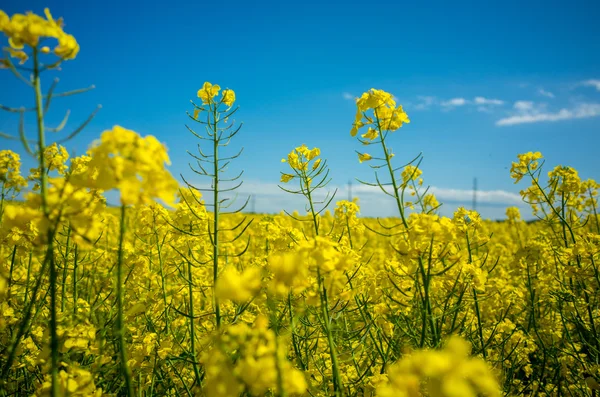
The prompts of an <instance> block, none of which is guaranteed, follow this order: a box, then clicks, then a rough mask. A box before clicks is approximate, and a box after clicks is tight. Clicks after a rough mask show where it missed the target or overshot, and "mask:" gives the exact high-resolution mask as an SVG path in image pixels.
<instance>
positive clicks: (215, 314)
mask: <svg viewBox="0 0 600 397" xmlns="http://www.w3.org/2000/svg"><path fill="white" fill-rule="evenodd" d="M0 30H1V31H2V32H3V33H4V34H5V35H6V36H7V37H8V43H9V47H7V48H6V49H5V57H4V59H2V66H3V68H4V69H7V70H4V71H3V72H5V73H11V72H12V74H13V75H14V76H16V77H17V78H19V79H21V80H23V83H24V87H25V89H31V90H32V91H31V93H32V97H34V98H35V100H36V102H35V103H36V107H35V109H32V111H33V112H34V113H35V116H36V120H37V124H36V126H37V131H36V134H35V139H32V138H31V137H30V136H28V135H26V132H25V131H24V130H23V129H21V130H20V131H18V132H17V133H16V134H14V135H7V134H3V138H5V139H16V140H20V141H21V142H22V144H23V150H24V152H26V153H28V155H31V156H32V157H33V158H34V159H36V162H37V164H38V166H37V168H34V169H32V170H31V171H30V172H29V173H28V174H27V175H26V174H22V170H21V169H20V168H21V159H20V157H19V155H18V154H17V153H14V152H12V151H9V150H0V189H1V190H0V192H1V200H0V244H1V245H0V372H1V374H0V396H22V395H23V396H24V395H34V396H46V395H50V396H102V395H108V396H128V397H132V396H165V395H169V396H223V397H225V396H238V395H240V396H265V395H266V396H386V397H403V396H411V397H412V396H421V395H423V396H432V397H435V396H438V397H441V396H444V397H470V396H473V397H474V396H490V397H493V396H597V395H599V394H598V393H600V384H599V383H598V382H599V381H600V361H599V360H600V338H599V337H598V334H599V333H600V305H599V298H600V294H599V291H600V274H599V266H600V218H599V217H598V214H597V209H598V200H597V196H598V188H599V185H598V184H597V183H596V182H594V181H592V180H588V181H582V180H581V179H580V178H579V176H578V174H577V171H576V170H574V169H572V168H570V167H564V166H557V167H555V168H553V169H551V170H550V171H549V172H547V173H543V172H542V165H543V160H542V155H541V154H540V153H531V152H530V153H526V154H521V155H519V156H518V158H517V161H515V162H514V163H513V164H512V168H511V176H512V177H513V178H514V179H515V182H519V183H521V184H524V186H525V187H524V188H523V190H522V192H521V194H522V196H523V200H525V201H526V202H527V203H529V204H530V205H531V207H532V211H533V213H534V215H536V216H537V218H539V220H538V221H536V222H525V221H523V220H522V219H521V216H520V214H519V211H518V209H517V208H508V209H507V210H506V215H507V218H508V219H507V220H506V221H504V222H492V221H485V220H482V219H481V218H480V217H479V215H478V214H477V213H476V212H474V211H470V210H467V209H462V208H461V209H459V210H458V211H456V213H455V214H454V216H453V217H452V218H447V217H442V216H439V215H438V207H439V203H438V202H437V200H436V198H435V196H434V195H433V194H431V193H428V192H427V189H426V188H424V187H423V179H422V174H421V171H420V169H419V161H420V158H419V157H417V158H416V159H414V160H413V161H411V162H410V163H409V164H407V165H402V166H398V165H395V161H396V159H394V158H393V157H394V154H393V153H392V152H391V151H390V149H389V146H388V143H389V142H390V140H393V139H394V135H393V133H394V131H397V130H398V129H400V128H401V127H402V125H403V124H405V123H409V119H408V116H407V114H406V113H405V112H404V111H403V109H402V107H401V106H399V105H397V104H396V103H395V101H394V99H393V96H392V95H391V94H389V93H387V92H385V91H381V90H376V89H371V90H369V91H367V92H365V93H364V94H363V95H362V97H360V98H358V99H357V101H356V105H357V113H356V118H355V120H354V122H353V123H351V121H352V120H349V123H348V124H349V126H350V125H352V126H351V133H350V135H351V136H352V137H355V138H356V139H358V141H359V143H361V145H360V147H362V148H365V149H367V151H368V153H367V152H362V151H360V152H357V153H358V160H359V161H360V162H361V163H362V162H365V163H366V165H367V164H368V165H371V166H372V167H373V168H374V169H375V170H376V172H377V174H376V177H375V179H374V181H371V182H367V181H365V182H364V183H366V184H369V185H372V186H376V187H378V188H379V189H381V190H382V192H383V193H385V194H387V195H388V196H390V199H391V200H393V201H394V202H395V203H396V204H397V209H398V216H397V217H394V218H389V219H366V218H360V217H358V214H359V206H358V202H356V201H337V202H336V201H334V194H333V193H334V192H328V194H327V195H326V199H325V200H324V201H321V202H318V201H316V200H315V198H314V197H315V196H316V193H315V192H327V190H328V182H329V180H330V179H329V176H328V175H329V172H328V166H327V161H326V160H325V158H324V157H322V155H321V153H320V150H319V149H318V148H312V149H311V148H309V147H307V146H304V145H303V146H300V147H297V148H294V149H293V150H292V151H291V152H290V153H289V154H288V155H287V156H285V159H284V160H282V163H283V164H281V169H282V172H281V188H282V189H283V190H285V191H286V192H288V193H289V194H297V195H301V196H303V197H304V199H305V203H306V210H307V211H306V213H303V214H301V213H293V214H288V213H283V212H282V213H281V214H279V215H275V216H265V215H257V214H245V213H244V212H243V211H242V210H243V207H244V205H242V206H241V208H230V205H229V201H228V198H227V197H228V193H230V192H231V191H233V190H235V187H236V186H237V183H238V182H236V181H239V180H240V176H237V177H233V178H231V177H230V176H226V175H224V173H223V171H224V170H225V168H226V166H227V164H228V163H229V162H230V161H236V160H237V161H242V158H241V156H239V155H236V156H233V157H222V156H220V154H219V148H221V147H223V146H225V145H232V146H233V145H235V139H234V137H235V135H236V134H237V133H238V132H239V131H240V129H239V127H236V126H235V125H234V124H232V123H226V122H227V121H228V119H229V117H230V116H231V115H232V114H233V113H235V112H236V111H237V108H235V107H234V103H235V100H236V97H235V93H234V91H233V90H230V89H224V90H222V89H221V87H219V86H218V85H212V84H210V83H205V84H204V85H203V87H201V88H200V90H199V91H198V98H199V101H198V104H196V103H192V105H193V108H192V109H191V111H190V112H189V113H188V116H189V122H190V124H189V125H188V129H189V130H190V132H191V134H192V135H193V136H194V137H196V138H197V139H198V140H199V142H200V145H199V148H200V149H199V150H198V152H197V153H195V154H192V161H193V162H194V164H195V165H194V166H193V168H192V172H193V173H195V174H199V175H201V176H204V177H205V178H207V180H210V181H211V188H210V189H208V190H206V189H204V190H202V189H199V188H196V187H195V186H193V185H191V184H189V183H188V182H187V181H186V180H183V181H182V183H179V182H177V181H176V180H175V179H174V178H173V177H172V176H171V174H170V173H169V171H168V169H167V168H166V165H167V164H168V163H169V157H168V155H167V152H166V149H165V147H164V145H162V144H161V143H160V142H159V141H157V140H156V139H155V138H154V137H152V136H147V137H142V136H140V135H139V134H137V133H136V132H134V131H131V130H128V129H126V128H123V127H120V126H115V127H114V128H113V129H112V130H110V131H105V132H104V133H103V134H102V136H101V137H100V138H99V140H97V141H96V142H94V143H92V144H91V146H90V148H89V151H88V152H87V153H86V155H83V156H80V157H70V156H69V153H68V151H67V149H66V148H65V147H64V146H62V145H61V144H60V142H47V141H46V132H47V131H51V130H52V131H54V130H56V129H50V128H49V127H47V126H46V125H45V123H44V118H45V115H46V113H47V112H48V111H49V108H50V102H51V99H52V97H53V89H54V86H52V88H51V90H50V91H49V92H48V93H45V94H44V93H42V91H41V78H42V76H43V73H44V72H45V71H47V70H50V69H56V68H57V67H58V66H60V64H61V63H62V62H65V61H67V60H72V59H74V58H75V57H76V55H77V53H78V51H79V46H78V44H77V41H76V39H75V38H74V37H73V36H71V35H69V34H67V33H65V32H64V31H63V29H62V21H61V20H54V19H53V18H52V16H51V14H50V12H49V11H48V10H46V15H45V17H42V16H38V15H35V14H31V13H29V14H15V15H12V16H8V15H7V14H6V13H4V12H2V11H1V10H0ZM48 42H56V46H55V47H54V48H50V47H49V46H46V44H47V43H48ZM47 60H50V61H49V62H46V61H47ZM15 61H17V62H15ZM25 74H31V78H27V77H25ZM2 110H6V111H8V112H13V113H18V114H20V116H21V118H22V117H23V115H24V112H25V111H26V110H25V109H23V108H8V107H6V106H2ZM92 117H93V114H92V115H91V116H90V120H91V118H92ZM88 122H89V120H88ZM85 124H87V122H86V123H84V125H83V126H81V127H80V128H77V129H76V130H75V131H74V132H73V133H72V134H70V135H67V136H66V139H67V140H68V139H69V138H71V137H73V136H74V135H76V134H77V133H78V132H79V131H80V130H81V129H82V128H83V127H85ZM196 126H197V127H198V128H197V129H196ZM62 127H63V126H59V128H58V129H61V128H62ZM199 130H202V131H204V132H203V133H199V132H196V131H199ZM53 136H56V135H53ZM348 139H350V138H348ZM110 190H116V191H118V193H119V206H118V207H117V208H114V207H109V206H107V203H106V199H105V198H104V196H103V193H104V192H105V191H110ZM319 197H321V196H319ZM205 200H206V201H205ZM246 203H247V202H246ZM330 205H331V206H335V210H334V211H333V212H329V211H328V210H327V208H328V207H329V206H330Z"/></svg>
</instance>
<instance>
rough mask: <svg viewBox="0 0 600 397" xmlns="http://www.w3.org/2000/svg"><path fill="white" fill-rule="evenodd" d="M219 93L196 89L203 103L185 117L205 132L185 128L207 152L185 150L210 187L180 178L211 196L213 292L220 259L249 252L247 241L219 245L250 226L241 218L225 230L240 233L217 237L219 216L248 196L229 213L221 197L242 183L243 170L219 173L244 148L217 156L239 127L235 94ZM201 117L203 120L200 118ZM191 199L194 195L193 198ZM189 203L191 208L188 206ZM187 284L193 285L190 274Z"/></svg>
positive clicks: (218, 313) (214, 88)
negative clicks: (236, 246) (232, 249)
mask: <svg viewBox="0 0 600 397" xmlns="http://www.w3.org/2000/svg"><path fill="white" fill-rule="evenodd" d="M219 92H221V87H220V86H218V85H216V84H215V85H213V84H211V83H209V82H205V83H204V85H203V86H202V88H201V89H199V90H198V98H200V99H201V100H202V104H201V105H197V104H195V103H194V102H193V101H191V102H192V105H193V106H194V111H193V114H189V113H188V116H189V117H190V119H192V120H193V121H194V122H196V123H198V124H200V125H203V126H204V128H205V130H206V135H201V134H199V133H197V132H196V131H194V129H192V128H191V127H189V126H188V125H186V128H187V129H188V130H189V131H190V132H191V133H192V134H193V135H194V136H195V137H196V138H198V139H200V140H201V141H207V142H208V146H209V149H208V150H207V149H206V148H205V149H204V150H203V149H202V146H201V145H200V144H198V153H197V154H193V153H191V152H189V151H188V154H189V155H190V156H191V157H192V158H193V160H194V161H195V163H196V167H197V168H196V167H194V166H192V165H191V164H190V169H191V170H192V171H193V172H194V173H195V174H196V175H200V176H203V177H209V178H210V179H211V181H212V183H211V186H210V188H200V187H197V186H195V185H194V184H192V183H190V182H188V181H187V180H186V179H185V178H183V176H182V179H183V180H184V182H185V183H186V185H187V187H188V188H189V189H191V190H196V191H199V192H209V193H212V203H210V204H204V205H206V206H209V207H212V208H213V219H212V227H211V226H210V224H208V236H209V238H210V242H211V245H212V255H211V258H210V260H209V262H212V266H213V289H214V288H215V287H216V285H217V280H218V278H219V274H220V266H219V258H224V257H236V256H241V255H243V254H244V252H246V250H247V249H248V246H249V244H250V240H248V243H247V244H246V247H245V248H244V249H243V250H241V251H240V252H236V253H222V252H220V247H221V245H222V244H224V243H232V242H234V241H237V240H238V239H239V238H241V237H242V236H243V234H244V232H245V231H246V229H247V228H248V226H250V224H251V223H252V220H250V221H247V218H244V219H242V221H241V222H240V223H239V224H237V225H236V226H234V227H233V228H229V229H227V231H236V230H239V233H238V234H237V235H236V236H235V237H234V238H232V239H231V240H229V241H221V236H220V234H221V233H222V232H224V231H226V230H224V229H222V228H221V227H220V225H219V220H220V218H221V216H222V215H224V214H235V213H239V212H241V211H242V210H243V209H244V208H246V206H247V205H248V202H249V201H250V197H248V198H247V199H246V201H245V202H244V203H243V204H242V205H241V206H240V207H239V208H237V209H234V210H229V209H228V208H229V207H231V206H232V205H233V204H234V202H235V199H233V200H230V199H229V198H227V197H225V198H224V197H223V193H227V192H233V191H235V190H237V189H238V188H240V187H241V186H242V184H243V181H241V180H240V178H241V176H242V174H243V173H244V171H241V172H240V173H239V174H237V175H236V176H235V177H233V178H224V177H222V174H223V173H224V172H225V171H226V169H227V167H228V166H229V164H230V163H231V161H232V160H235V159H237V158H238V157H240V155H241V154H242V151H243V148H242V149H240V151H239V152H238V153H237V154H235V155H232V156H222V155H221V153H220V149H221V148H225V147H227V146H229V144H230V142H231V139H232V138H233V137H234V136H235V135H237V133H238V132H239V131H240V129H241V127H242V124H240V125H239V126H237V127H234V125H235V124H234V122H233V121H232V122H229V120H230V118H231V116H233V115H234V114H235V113H236V112H237V111H238V109H239V107H238V108H235V109H233V104H234V102H235V92H234V91H233V90H231V89H225V90H223V91H222V92H221V95H220V98H218V97H219ZM201 114H202V115H203V116H205V117H204V118H201ZM238 181H239V182H238ZM222 183H226V184H227V183H233V184H234V185H233V186H230V185H229V186H228V187H223V185H222ZM192 197H195V196H193V195H192ZM228 201H229V202H228ZM188 204H190V205H191V203H188ZM202 235H206V234H202ZM209 262H207V263H209ZM203 264H205V263H203ZM189 282H190V283H191V284H193V280H192V279H191V274H190V280H189ZM213 300H214V303H213V304H214V310H215V321H216V325H217V328H219V327H220V326H221V323H222V315H221V308H220V305H219V300H218V298H217V295H216V294H214V293H213Z"/></svg>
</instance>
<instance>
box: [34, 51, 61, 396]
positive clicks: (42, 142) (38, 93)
mask: <svg viewBox="0 0 600 397" xmlns="http://www.w3.org/2000/svg"><path fill="white" fill-rule="evenodd" d="M40 74H41V71H40V65H39V60H38V49H37V48H36V47H34V48H33V89H34V91H35V111H36V122H37V130H38V161H39V166H40V196H41V200H42V211H43V212H44V217H45V218H46V220H48V221H50V210H49V208H48V171H47V169H46V159H45V157H44V151H45V150H46V136H45V129H44V107H43V103H42V98H43V95H42V83H41V79H40ZM47 237H48V242H47V243H48V248H47V250H48V251H47V252H48V254H49V255H50V351H51V376H52V391H51V396H52V397H56V396H58V335H57V332H56V328H57V319H56V278H57V274H56V263H55V262H54V246H53V245H54V244H53V240H54V233H53V231H52V230H51V229H50V228H49V229H48V231H47Z"/></svg>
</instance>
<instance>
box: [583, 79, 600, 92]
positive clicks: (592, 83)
mask: <svg viewBox="0 0 600 397" xmlns="http://www.w3.org/2000/svg"><path fill="white" fill-rule="evenodd" d="M581 84H582V85H584V86H586V87H594V88H595V89H596V90H597V91H600V80H597V79H590V80H586V81H583V82H582V83H581Z"/></svg>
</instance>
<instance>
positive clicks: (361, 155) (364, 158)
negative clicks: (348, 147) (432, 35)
mask: <svg viewBox="0 0 600 397" xmlns="http://www.w3.org/2000/svg"><path fill="white" fill-rule="evenodd" d="M372 158H373V157H371V155H370V154H369V153H359V154H358V161H359V162H360V163H362V162H363V161H369V160H371V159H372Z"/></svg>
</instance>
